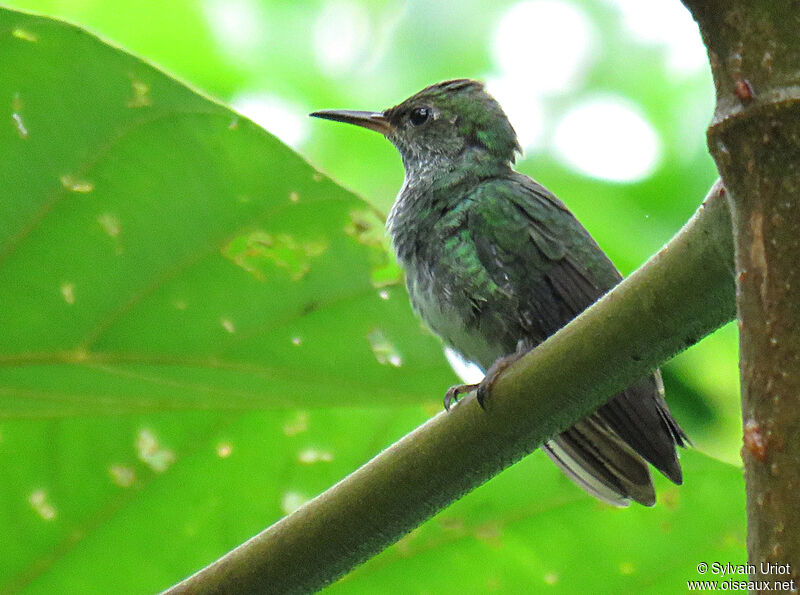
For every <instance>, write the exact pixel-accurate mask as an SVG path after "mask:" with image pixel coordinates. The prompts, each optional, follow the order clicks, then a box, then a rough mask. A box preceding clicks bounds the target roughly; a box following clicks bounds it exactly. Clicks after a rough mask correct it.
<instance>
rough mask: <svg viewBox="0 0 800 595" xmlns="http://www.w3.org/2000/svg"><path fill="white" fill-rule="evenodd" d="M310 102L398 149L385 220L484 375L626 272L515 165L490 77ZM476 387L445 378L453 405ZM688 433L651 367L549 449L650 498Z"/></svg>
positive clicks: (590, 479)
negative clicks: (397, 93)
mask: <svg viewBox="0 0 800 595" xmlns="http://www.w3.org/2000/svg"><path fill="white" fill-rule="evenodd" d="M310 115H311V116H314V117H317V118H324V119H327V120H334V121H337V122H345V123H348V124H355V125H357V126H362V127H364V128H368V129H370V130H374V131H376V132H380V133H381V134H383V135H384V136H385V137H386V138H387V139H388V140H389V141H390V142H391V143H392V144H393V145H394V146H395V147H396V148H397V149H398V151H399V152H400V156H401V158H402V161H403V167H404V169H405V180H404V182H403V186H402V188H401V189H400V192H399V193H398V195H397V198H396V200H395V202H394V204H393V206H392V209H391V212H390V214H389V217H388V219H387V224H386V225H387V230H388V233H389V236H390V238H391V241H392V246H393V249H394V252H395V255H396V257H397V260H398V262H399V263H400V265H401V267H402V268H403V269H404V270H405V273H406V286H407V288H408V294H409V298H410V300H411V304H412V306H413V309H414V311H415V312H416V314H417V315H418V316H419V317H420V318H421V319H422V320H423V321H424V322H425V323H426V324H427V325H428V326H429V327H430V328H431V329H432V330H433V331H434V332H435V333H436V334H437V335H438V336H439V337H440V338H441V339H442V341H443V342H444V343H445V344H446V345H447V346H449V347H450V348H451V349H453V350H454V351H455V352H457V353H458V354H460V355H461V357H463V359H465V360H466V361H469V362H474V363H475V364H476V365H478V366H479V367H480V368H481V370H483V371H484V372H487V371H488V373H487V376H486V378H485V379H484V381H483V383H482V385H481V386H485V385H486V383H491V380H492V378H493V376H494V375H496V374H498V373H499V372H500V371H501V370H502V369H503V368H504V367H505V366H506V365H507V364H508V363H509V362H511V361H513V360H514V359H517V358H518V357H520V356H521V354H522V353H524V352H526V351H527V350H530V349H532V348H534V347H535V346H536V345H538V344H539V343H541V342H542V341H544V340H545V339H546V338H547V337H549V336H550V335H552V334H553V333H555V332H556V331H557V330H558V329H560V328H561V327H563V326H564V325H565V324H567V323H568V322H569V321H570V320H572V319H573V318H574V317H576V316H577V315H578V314H580V313H581V312H582V311H583V310H584V309H586V308H587V307H588V306H590V305H591V304H592V303H593V302H595V301H596V300H597V299H599V298H600V297H601V296H602V295H603V294H604V293H606V292H607V291H608V290H610V289H611V288H612V287H614V286H615V285H616V284H617V283H619V281H621V280H622V276H621V275H620V273H619V271H618V270H617V269H616V268H615V267H614V265H613V264H612V262H611V261H610V260H609V258H608V257H607V256H606V255H605V253H604V252H603V251H602V249H601V248H600V247H599V246H598V244H597V243H596V242H595V240H594V239H593V238H592V236H591V235H589V232H588V231H586V229H585V228H584V227H583V226H582V225H581V224H580V223H579V222H578V220H577V219H576V218H575V216H574V215H573V214H572V213H571V212H570V211H569V210H568V209H567V207H566V206H565V205H564V203H562V202H561V201H560V200H559V199H558V198H556V196H555V195H554V194H553V193H552V192H550V191H549V190H547V189H546V188H545V187H544V186H542V185H541V184H539V183H537V182H535V181H534V180H533V179H531V178H529V177H528V176H526V175H523V174H521V173H518V172H516V171H515V170H514V169H513V164H514V161H515V158H516V155H517V153H521V152H522V150H521V148H520V146H519V143H518V142H517V136H516V133H515V132H514V129H513V127H512V126H511V123H510V122H509V120H508V118H507V117H506V115H505V113H504V112H503V110H502V108H501V107H500V105H499V104H498V102H497V101H496V100H495V99H494V98H493V97H492V96H491V95H489V93H488V92H487V91H486V90H485V88H484V86H483V84H482V83H480V82H478V81H475V80H471V79H456V80H448V81H444V82H440V83H437V84H434V85H431V86H429V87H426V88H425V89H423V90H421V91H419V92H418V93H416V94H414V95H412V96H411V97H409V98H408V99H406V100H405V101H403V102H402V103H399V104H398V105H396V106H394V107H391V108H389V109H387V110H385V111H382V112H369V111H351V110H323V111H317V112H314V113H312V114H310ZM476 386H477V385H463V386H459V387H453V388H451V389H450V390H449V391H448V392H447V396H446V397H445V407H446V408H449V406H450V404H451V402H452V401H454V400H456V399H457V398H458V395H459V394H460V393H462V392H464V391H466V390H471V389H474V388H476ZM482 394H483V393H482V392H481V391H480V390H479V391H478V396H479V398H480V397H481V396H482ZM481 405H482V403H481ZM687 444H688V438H687V436H686V434H685V433H684V432H683V430H682V429H681V428H680V426H679V425H678V423H677V422H676V421H675V420H674V419H673V417H672V415H671V413H670V411H669V408H668V406H667V403H666V401H665V400H664V384H663V382H662V380H661V373H660V371H659V370H656V371H655V372H654V373H652V374H651V375H650V376H648V377H646V378H642V379H641V380H639V381H637V382H635V383H634V384H632V385H631V386H629V387H628V388H627V389H625V390H624V391H622V392H620V393H619V394H617V395H615V396H614V397H613V398H612V399H611V400H610V401H608V402H607V403H606V404H604V405H602V406H601V407H600V408H599V409H598V410H597V411H596V412H594V413H593V414H591V415H589V416H588V417H586V418H584V419H582V420H580V421H579V422H577V423H576V424H575V425H573V426H572V427H570V428H569V429H567V430H566V431H564V432H562V433H561V434H559V435H557V436H555V437H553V438H551V439H550V440H548V441H547V442H546V443H545V444H544V445H543V446H542V448H543V449H544V451H545V452H546V453H547V455H548V456H549V457H550V458H551V459H552V460H553V461H554V462H555V464H556V465H557V466H558V467H559V468H560V469H561V470H562V471H563V472H564V473H565V474H566V475H567V476H568V477H569V478H570V479H572V480H573V481H574V482H575V483H576V484H577V485H579V486H580V487H582V488H583V489H584V490H586V491H587V492H588V493H589V494H591V495H593V496H595V497H596V498H598V499H600V500H602V501H605V502H607V503H609V504H612V505H616V506H627V505H628V504H629V503H630V502H631V501H635V502H638V503H640V504H643V505H646V506H652V505H653V504H655V500H656V497H655V489H654V487H653V482H652V478H651V476H650V469H649V465H648V463H649V464H651V465H653V466H654V467H655V468H657V469H658V470H659V471H660V472H661V473H663V474H664V475H665V476H666V477H668V478H669V479H670V480H671V481H672V482H674V483H676V484H680V483H682V473H681V467H680V463H679V461H678V456H677V452H676V450H677V449H676V446H686V445H687Z"/></svg>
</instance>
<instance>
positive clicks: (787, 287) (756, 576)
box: [684, 0, 800, 584]
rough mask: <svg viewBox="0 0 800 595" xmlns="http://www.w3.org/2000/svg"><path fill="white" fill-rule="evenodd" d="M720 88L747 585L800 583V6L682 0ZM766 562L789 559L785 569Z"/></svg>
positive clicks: (718, 131)
mask: <svg viewBox="0 0 800 595" xmlns="http://www.w3.org/2000/svg"><path fill="white" fill-rule="evenodd" d="M684 4H685V5H686V6H687V7H688V8H689V10H691V11H692V14H693V15H694V18H695V20H697V22H698V24H699V25H700V32H701V34H702V35H703V40H704V42H705V44H706V47H707V48H708V54H709V60H710V62H711V70H712V74H713V76H714V83H715V86H716V91H717V107H716V111H715V114H714V121H713V123H712V125H711V127H710V128H709V131H708V143H709V148H710V150H711V154H712V155H713V156H714V159H715V160H716V162H717V167H718V168H719V170H720V172H721V174H722V177H723V179H724V180H725V184H726V186H727V188H728V189H729V190H730V197H729V198H730V203H731V217H732V221H733V232H734V237H735V245H736V272H737V276H736V279H737V307H738V317H739V327H740V331H741V332H740V354H741V355H740V357H741V362H740V370H741V380H742V414H743V419H744V448H743V450H742V453H743V459H744V463H745V480H746V486H747V519H748V538H747V541H748V553H749V557H750V563H751V564H753V565H754V566H755V569H756V572H755V573H752V574H751V578H752V579H753V580H784V581H785V580H788V579H790V578H793V579H794V580H795V583H796V584H797V583H798V582H800V539H798V537H797V528H798V527H800V490H798V487H800V403H799V402H798V400H800V332H799V331H798V328H800V270H799V269H798V266H799V264H798V263H800V240H799V239H798V238H800V35H798V31H800V10H799V9H798V3H797V2H796V1H791V0H762V1H760V2H752V1H750V0H717V1H709V0H684ZM762 562H767V563H777V564H786V563H788V564H790V571H791V574H785V573H783V572H774V567H773V570H771V569H770V567H769V566H763V567H762V565H761V563H762Z"/></svg>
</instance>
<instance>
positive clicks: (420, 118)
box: [408, 107, 431, 126]
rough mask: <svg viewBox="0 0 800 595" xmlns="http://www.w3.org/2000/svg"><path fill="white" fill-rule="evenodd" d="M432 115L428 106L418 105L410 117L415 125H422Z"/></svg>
mask: <svg viewBox="0 0 800 595" xmlns="http://www.w3.org/2000/svg"><path fill="white" fill-rule="evenodd" d="M430 117H431V110H430V108H427V107H417V108H414V109H413V110H411V114H409V116H408V119H409V120H410V121H411V123H412V124H413V125H414V126H421V125H422V124H424V123H425V122H427V121H428V119H429V118H430Z"/></svg>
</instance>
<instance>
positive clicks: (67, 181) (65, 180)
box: [59, 175, 94, 194]
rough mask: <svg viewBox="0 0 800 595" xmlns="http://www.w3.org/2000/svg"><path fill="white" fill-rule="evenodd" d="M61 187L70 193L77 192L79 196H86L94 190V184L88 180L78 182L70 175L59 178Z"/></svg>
mask: <svg viewBox="0 0 800 595" xmlns="http://www.w3.org/2000/svg"><path fill="white" fill-rule="evenodd" d="M59 180H60V182H61V185H62V186H63V187H64V188H66V189H67V190H69V191H70V192H77V193H79V194H87V193H89V192H91V191H92V190H94V184H93V183H92V182H89V181H88V180H79V179H78V178H74V177H72V176H70V175H64V176H61V177H60V178H59Z"/></svg>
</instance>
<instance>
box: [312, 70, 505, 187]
mask: <svg viewBox="0 0 800 595" xmlns="http://www.w3.org/2000/svg"><path fill="white" fill-rule="evenodd" d="M311 115H312V116H315V117H317V118H325V119H328V120H335V121H337V122H347V123H349V124H356V125H358V126H363V127H365V128H369V129H371V130H375V131H377V132H380V133H382V134H384V135H385V136H386V138H388V139H389V140H390V141H391V142H392V143H393V144H394V145H395V146H396V147H397V149H398V150H399V151H400V154H401V155H402V157H403V163H404V165H405V167H406V170H407V171H409V170H410V169H413V168H414V167H415V166H417V165H419V164H423V163H431V162H433V163H441V162H442V161H445V160H449V161H451V162H457V161H458V159H459V157H461V156H467V155H469V156H470V157H471V158H472V157H475V156H478V157H479V158H480V159H481V160H490V161H492V162H495V163H504V164H505V163H512V162H513V161H514V154H515V152H517V151H519V150H520V148H519V144H518V143H517V136H516V134H515V132H514V129H513V128H512V127H511V124H510V123H509V121H508V118H507V117H506V115H505V114H504V113H503V110H502V108H501V107H500V105H499V104H498V103H497V101H495V99H494V98H493V97H492V96H491V95H489V94H488V93H487V92H486V90H485V89H484V88H483V85H482V84H481V83H479V82H477V81H473V80H470V79H456V80H451V81H444V82H441V83H437V84H435V85H431V86H430V87H426V88H425V89H423V90H422V91H420V92H418V93H416V94H414V95H412V96H411V97H409V98H408V99H406V100H405V101H403V102H402V103H400V104H398V105H396V106H394V107H391V108H389V109H387V110H386V111H383V112H360V111H346V110H324V111H319V112H314V113H313V114H311Z"/></svg>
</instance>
